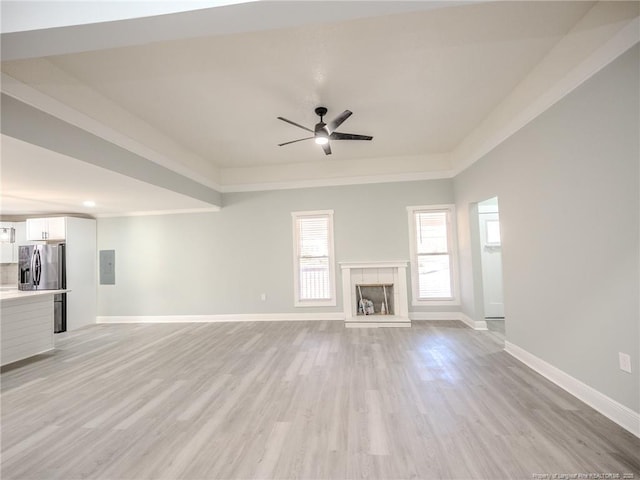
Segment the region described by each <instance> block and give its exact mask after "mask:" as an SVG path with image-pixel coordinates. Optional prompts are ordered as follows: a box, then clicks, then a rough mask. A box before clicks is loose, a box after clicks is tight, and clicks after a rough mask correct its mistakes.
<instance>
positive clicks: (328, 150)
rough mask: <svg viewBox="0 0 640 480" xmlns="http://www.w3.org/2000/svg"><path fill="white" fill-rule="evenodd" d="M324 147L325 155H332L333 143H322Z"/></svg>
mask: <svg viewBox="0 0 640 480" xmlns="http://www.w3.org/2000/svg"><path fill="white" fill-rule="evenodd" d="M322 149H323V150H324V154H325V155H331V145H330V144H329V143H325V144H324V145H322Z"/></svg>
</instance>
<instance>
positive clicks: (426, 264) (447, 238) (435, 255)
mask: <svg viewBox="0 0 640 480" xmlns="http://www.w3.org/2000/svg"><path fill="white" fill-rule="evenodd" d="M409 211H410V222H412V225H411V227H412V228H411V235H412V239H411V240H412V245H411V247H412V248H411V250H412V256H413V258H412V264H413V272H412V273H413V278H412V280H413V283H414V285H413V292H414V301H416V300H417V301H418V302H420V301H434V300H435V301H439V300H441V301H445V302H446V301H449V302H450V301H453V300H454V296H455V295H454V290H455V288H454V273H453V272H454V263H453V262H454V257H453V252H452V250H451V245H452V243H453V242H452V225H451V221H450V220H451V209H450V208H428V207H424V208H421V207H412V208H410V209H409Z"/></svg>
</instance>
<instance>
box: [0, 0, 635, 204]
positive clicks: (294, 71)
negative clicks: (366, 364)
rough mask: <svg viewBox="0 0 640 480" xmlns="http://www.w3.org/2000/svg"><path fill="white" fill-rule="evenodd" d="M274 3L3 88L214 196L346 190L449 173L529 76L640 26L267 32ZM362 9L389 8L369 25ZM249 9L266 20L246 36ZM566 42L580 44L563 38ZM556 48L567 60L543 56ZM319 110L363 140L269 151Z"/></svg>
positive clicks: (405, 25) (483, 11)
mask: <svg viewBox="0 0 640 480" xmlns="http://www.w3.org/2000/svg"><path fill="white" fill-rule="evenodd" d="M283 3H285V6H286V5H287V4H286V2H273V3H264V2H257V3H256V4H250V5H233V6H227V7H224V8H220V9H218V10H216V9H208V10H206V12H205V11H202V13H201V14H200V15H201V17H202V16H204V15H205V14H206V15H215V14H216V12H220V13H219V15H220V18H223V14H224V18H232V19H233V22H235V23H236V24H237V25H235V27H236V28H235V30H233V31H232V32H230V33H229V31H227V32H226V33H224V34H220V33H219V32H210V34H207V35H205V34H199V35H198V36H195V37H194V36H193V35H183V37H184V38H172V39H171V40H165V41H154V42H151V43H147V42H145V40H144V38H140V39H138V44H131V45H127V46H123V47H119V48H104V49H97V50H91V51H81V52H79V53H68V54H62V55H55V56H49V57H46V58H25V59H19V60H13V61H5V62H3V63H2V71H3V74H4V76H5V77H4V80H5V82H4V83H5V84H7V85H8V84H9V83H10V82H7V81H6V80H7V78H8V79H9V80H11V81H12V82H14V81H17V83H18V84H19V86H20V87H24V86H27V87H28V88H30V89H32V90H33V91H35V92H37V94H38V95H42V94H44V96H45V97H46V98H47V99H49V100H48V103H47V102H44V103H42V104H43V105H44V104H47V105H49V106H51V105H54V106H55V105H57V106H58V107H57V108H58V111H60V112H62V111H63V109H61V108H59V106H60V105H64V107H65V109H66V110H65V111H64V113H65V115H70V116H68V119H71V118H72V117H73V114H70V113H69V112H76V113H77V114H78V115H79V116H78V118H80V116H82V117H83V118H90V119H91V122H93V124H98V125H100V126H102V127H103V128H102V131H103V133H104V135H103V136H104V138H109V135H111V140H112V141H114V143H119V144H120V146H125V143H126V144H127V147H128V148H130V149H131V150H132V151H136V150H137V153H141V152H142V151H143V150H144V151H145V152H148V151H150V150H152V151H153V152H154V155H155V158H152V157H153V156H152V155H145V156H146V158H149V159H152V160H154V161H157V162H158V163H163V164H164V165H165V166H168V167H169V168H173V169H174V170H176V171H180V172H181V173H182V174H185V172H187V173H186V174H187V175H188V176H190V177H191V178H193V179H196V180H199V181H201V182H202V183H204V184H207V185H210V186H211V185H213V186H216V187H218V189H219V190H222V191H229V190H233V189H234V188H235V189H242V185H243V184H250V183H251V184H260V182H261V181H263V182H267V181H268V182H271V183H272V184H273V183H277V182H285V181H288V182H298V184H300V182H303V183H304V182H313V181H314V180H315V179H319V178H321V177H322V178H325V179H329V180H333V181H338V180H339V179H342V180H340V181H341V182H343V183H345V182H348V180H346V179H347V178H352V177H353V178H355V177H361V176H363V175H366V174H367V173H371V174H377V175H379V176H382V177H384V176H388V178H390V179H391V178H394V177H393V175H394V174H404V175H409V177H407V178H411V177H410V176H411V175H413V174H420V175H422V176H423V177H422V178H425V175H426V176H428V175H430V174H431V175H436V176H437V175H440V176H446V175H448V174H449V172H450V171H451V170H452V169H453V167H454V165H452V161H451V160H450V159H449V156H451V155H452V154H454V153H456V151H457V150H456V149H458V150H459V149H460V148H461V147H462V146H465V142H468V141H469V139H470V138H474V136H478V131H481V130H482V128H485V129H486V128H487V124H488V119H491V118H492V115H495V112H496V111H498V110H499V109H500V108H503V110H504V106H505V105H506V106H507V107H509V106H510V104H509V103H508V101H510V99H511V98H515V97H514V92H515V94H517V93H518V92H519V90H518V89H519V88H522V85H525V84H526V82H527V81H529V82H530V83H531V78H534V79H535V80H537V81H538V84H543V82H542V81H541V79H542V80H546V81H547V82H548V83H549V84H551V81H550V80H548V79H547V77H549V78H550V75H549V72H553V73H554V75H555V77H557V78H564V77H566V76H567V75H566V73H567V72H566V71H563V70H562V68H559V67H558V65H566V68H567V69H568V68H573V67H574V66H575V65H579V64H580V62H583V60H584V57H586V55H587V53H590V52H591V51H595V50H597V47H598V45H597V44H596V43H595V42H593V45H590V44H588V42H587V40H586V39H587V38H589V41H591V37H588V36H587V33H588V34H589V35H591V36H592V37H595V36H596V33H597V34H598V35H600V37H602V38H601V39H600V40H598V41H601V42H602V41H604V40H606V39H608V38H609V37H611V36H612V35H613V34H612V33H608V34H607V35H608V37H605V36H604V34H603V33H602V32H603V31H605V30H606V29H605V28H604V27H603V25H604V26H606V27H607V28H608V29H609V31H611V32H613V31H614V27H615V28H616V29H619V28H621V27H620V25H623V24H624V22H623V20H624V21H627V22H628V21H629V18H632V19H633V17H634V15H635V16H637V5H636V7H635V9H634V7H633V4H637V2H629V3H627V4H622V3H619V4H618V6H605V7H601V8H603V9H604V8H607V9H609V10H607V12H609V13H607V12H605V13H606V15H605V14H602V15H601V17H602V19H599V18H597V20H598V21H594V20H591V19H590V17H589V15H592V17H593V18H596V17H595V14H594V13H593V12H594V11H595V10H596V8H594V2H580V1H557V2H537V1H533V2H495V3H494V2H474V3H466V4H462V2H455V3H451V4H449V5H446V4H443V2H426V1H425V2H371V3H370V2H355V4H354V3H353V2H350V3H349V4H347V3H345V4H344V5H345V7H346V6H347V5H349V6H350V8H351V10H349V11H348V12H349V14H348V15H347V14H346V13H345V17H346V18H345V19H341V18H339V17H337V18H333V19H332V21H330V22H329V21H323V22H314V21H310V20H309V18H305V16H304V14H305V8H306V9H307V10H309V12H311V11H312V10H313V9H314V8H320V7H321V6H325V7H326V2H301V3H299V4H297V5H296V6H295V8H293V7H291V8H293V9H294V10H295V9H297V10H296V12H297V15H298V17H296V21H295V22H294V21H293V20H292V19H293V17H294V16H293V15H292V16H291V18H287V22H284V20H282V18H281V17H278V18H277V19H276V20H277V21H280V22H281V23H287V26H284V27H283V26H276V27H274V26H268V25H265V24H266V23H267V20H265V19H264V17H265V12H267V13H268V12H269V11H271V10H272V11H273V12H274V15H275V13H276V12H280V11H281V10H279V9H282V8H283V5H282V4H283ZM616 3H618V2H616ZM305 4H306V7H303V5H305ZM320 4H325V5H320ZM358 4H359V5H360V8H359V9H357V10H356V9H355V7H354V5H356V6H357V5H358ZM374 4H377V7H376V8H378V9H380V8H381V7H383V6H384V7H385V8H386V10H385V11H384V12H383V13H380V12H374V10H371V12H373V13H371V16H367V13H366V12H367V8H371V9H373V8H374V7H373V6H371V5H374ZM288 5H289V6H293V5H294V4H293V3H289V4H288ZM443 5H444V6H443ZM630 5H631V6H630ZM394 8H397V9H398V10H399V11H400V12H401V13H393V12H394V10H393V9H394ZM252 9H253V10H252ZM256 9H260V10H259V12H260V13H261V20H260V21H262V22H263V23H262V24H260V25H257V26H254V27H253V28H252V25H255V24H256V22H258V20H256V17H255V16H252V15H251V13H252V12H253V13H255V12H258V10H256ZM407 9H411V10H413V11H410V12H409V13H406V12H407ZM611 9H614V10H615V11H614V13H610V11H611ZM334 10H335V9H334ZM347 10H348V9H347V8H345V12H347ZM356 11H357V12H358V13H357V14H355V13H354V12H356ZM402 12H405V13H402ZM629 12H631V13H629ZM634 12H635V13H634ZM234 13H235V15H233V14H234ZM183 15H184V14H183ZM332 15H334V16H336V15H337V14H335V13H332ZM267 16H268V15H267ZM167 17H171V16H164V17H163V18H165V19H166V18H167ZM176 18H178V17H176ZM180 18H181V19H184V18H185V17H184V16H183V17H180ZM194 18H196V17H194ZM585 18H587V19H589V22H590V23H591V24H592V25H591V27H588V24H589V22H586V21H585ZM252 22H253V23H252ZM581 22H582V23H581ZM616 22H618V23H616ZM112 23H114V22H112ZM115 23H117V22H115ZM276 23H277V22H276ZM176 24H177V23H176ZM585 24H586V25H587V26H586V27H585ZM239 25H243V28H240V27H238V26H239ZM89 27H91V26H89ZM167 28H169V27H167ZM194 28H195V30H194V31H196V30H197V29H198V28H199V29H200V30H197V31H198V32H201V30H202V28H204V27H202V26H196V27H194ZM585 29H586V33H585ZM165 30H166V29H165ZM87 31H88V32H90V30H87ZM592 31H593V32H592ZM85 33H86V32H85ZM165 34H166V35H170V32H169V33H167V32H165ZM78 35H80V33H78ZM572 35H573V36H572ZM580 35H582V36H580ZM175 36H176V35H174V37H175ZM575 38H577V39H578V40H577V41H578V42H579V44H578V46H575V45H573V46H572V44H571V43H570V42H569V41H568V40H567V39H572V41H573V42H574V43H575V42H576V40H575ZM563 42H564V43H563ZM76 43H81V42H76ZM129 43H135V42H129ZM559 45H560V46H563V47H564V46H565V45H567V46H566V47H564V50H562V49H561V48H559ZM78 49H79V50H81V48H80V47H79V48H78ZM558 51H562V55H563V57H560V56H559V54H556V56H555V57H554V56H553V54H554V53H556V52H558ZM585 52H586V53H585ZM570 55H573V56H574V57H575V58H570ZM581 56H582V57H581ZM560 59H562V60H564V62H561V61H559V60H560ZM583 63H584V62H583ZM7 75H8V77H6V76H7ZM535 75H537V77H536V76H535ZM545 75H546V77H545ZM3 89H4V87H3ZM17 91H18V90H13V92H12V94H13V95H16V92H17ZM528 91H530V92H534V91H535V89H533V88H528ZM541 93H543V92H536V97H540V96H541V95H540V94H541ZM532 95H533V93H532ZM16 96H19V95H16ZM520 97H522V95H520ZM520 97H518V98H520ZM25 98H26V97H25ZM30 98H32V99H35V98H36V96H34V95H33V94H32V95H31V97H30ZM38 98H40V97H38ZM34 102H35V101H34ZM505 102H507V103H505ZM32 103H33V102H32ZM319 105H323V106H326V107H327V108H328V109H329V113H328V115H327V117H328V119H331V118H333V117H334V116H335V115H337V114H338V113H340V112H341V111H343V110H345V109H349V110H352V111H353V112H354V114H353V116H352V117H351V118H349V119H348V120H347V121H346V122H345V123H344V124H343V125H342V126H341V127H340V128H339V130H340V131H345V132H349V133H361V134H367V135H373V137H374V139H373V141H371V142H357V141H353V142H349V141H335V142H332V149H333V154H332V156H331V157H325V155H324V154H323V153H322V150H321V148H320V147H319V146H317V145H315V144H314V143H313V142H312V141H305V142H300V143H296V144H292V145H289V146H284V147H278V146H277V144H278V143H281V142H285V141H289V140H294V139H297V138H302V137H306V136H308V132H305V131H303V130H300V129H298V128H296V127H294V126H291V125H289V124H286V123H284V122H281V121H279V120H277V119H276V117H277V116H283V117H286V118H289V119H291V120H293V121H295V122H297V123H300V124H302V125H305V126H307V127H309V128H313V125H314V123H315V122H316V121H317V117H316V116H315V114H314V113H313V109H314V108H315V107H316V106H319ZM523 105H524V104H523ZM523 105H519V108H521V109H522V108H523ZM525 106H526V105H525ZM52 110H55V108H54V107H52ZM516 113H519V111H515V110H514V111H513V112H510V114H511V115H512V116H514V115H515V114H516ZM61 116H62V115H61ZM325 120H326V119H325ZM69 121H71V120H69ZM78 122H79V121H78ZM78 122H76V124H77V123H78ZM92 128H93V130H92V132H93V133H94V134H96V133H98V134H99V130H100V128H97V127H95V126H94V127H92ZM114 132H115V133H114ZM116 134H117V135H116ZM116 137H117V138H116ZM485 143H486V142H485ZM2 153H3V172H2V173H3V196H4V195H5V191H4V188H5V185H7V186H10V185H11V184H12V183H13V182H14V181H15V180H14V178H13V176H14V175H18V171H19V170H20V168H19V167H17V166H15V165H13V167H11V168H9V167H7V170H6V172H5V165H7V166H9V165H11V164H14V163H15V162H17V161H19V160H18V159H13V158H12V157H11V152H5V151H4V148H3V152H2ZM5 176H6V177H7V181H6V183H5V181H4V178H5ZM16 178H17V177H16ZM416 178H419V175H418V176H416ZM378 180H379V179H378ZM113 181H115V179H113ZM3 200H4V199H3ZM3 203H6V202H3ZM12 208H13V207H12ZM130 208H131V209H135V210H144V208H139V207H138V206H135V205H134V204H132V206H131V207H130ZM186 208H191V207H186Z"/></svg>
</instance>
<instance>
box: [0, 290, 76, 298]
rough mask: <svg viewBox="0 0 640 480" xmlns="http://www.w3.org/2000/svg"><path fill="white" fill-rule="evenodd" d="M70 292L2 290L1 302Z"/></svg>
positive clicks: (0, 292) (0, 294) (0, 291)
mask: <svg viewBox="0 0 640 480" xmlns="http://www.w3.org/2000/svg"><path fill="white" fill-rule="evenodd" d="M68 291H69V290H64V289H63V290H18V289H17V288H1V289H0V300H15V299H17V298H30V297H37V296H39V295H55V294H57V293H65V292H68Z"/></svg>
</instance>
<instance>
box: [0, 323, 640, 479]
mask: <svg viewBox="0 0 640 480" xmlns="http://www.w3.org/2000/svg"><path fill="white" fill-rule="evenodd" d="M499 333H500V332H498V334H496V333H495V332H492V331H489V332H476V331H473V330H471V329H468V328H466V327H465V326H464V325H463V324H461V323H459V322H448V321H445V322H414V324H413V327H412V328H410V329H405V328H398V329H393V328H390V329H345V328H344V326H343V324H342V323H341V322H247V323H218V324H156V325H151V324H145V325H95V326H91V327H88V328H84V329H82V330H78V331H76V332H71V333H69V334H66V335H65V336H63V337H58V338H57V349H56V351H55V352H53V353H49V354H45V355H42V356H39V357H36V358H34V359H32V360H30V361H23V362H19V363H17V364H14V365H12V366H9V367H8V368H4V369H3V372H2V375H1V397H0V400H1V402H2V412H1V415H2V416H1V422H2V437H1V439H2V444H1V451H0V455H1V458H0V459H1V465H0V474H1V478H2V479H4V480H6V479H16V480H17V479H20V480H22V479H34V480H36V479H47V480H50V479H60V480H70V479H80V478H88V479H111V480H114V479H131V480H134V479H135V480H138V479H165V480H174V479H257V478H261V479H269V478H305V479H352V478H374V479H400V478H414V479H436V478H437V479H442V478H451V479H469V478H486V479H513V478H527V479H530V478H532V476H533V475H534V474H547V473H548V474H554V473H556V474H567V475H570V474H619V475H620V477H621V478H622V477H623V475H624V474H634V475H635V478H638V477H640V440H639V439H638V438H636V437H634V436H633V435H632V434H630V433H629V432H626V431H625V430H623V429H622V428H620V427H619V426H617V425H615V424H614V423H613V422H611V421H610V420H608V419H607V418H605V417H604V416H602V415H600V414H599V413H597V412H596V411H594V410H593V409H591V408H590V407H588V406H586V405H585V404H583V403H582V402H580V401H578V400H577V399H575V398H574V397H572V396H571V395H569V394H568V393H567V392H565V391H563V390H561V389H560V388H558V387H557V386H555V385H553V384H552V383H550V382H549V381H547V380H546V379H545V378H543V377H542V376H540V375H538V374H536V373H535V372H533V371H531V370H530V369H529V368H527V367H526V366H524V365H523V364H521V363H520V362H518V361H517V360H515V359H514V358H512V357H511V356H510V355H508V354H507V353H505V352H504V351H503V339H502V337H501V335H500V334H499Z"/></svg>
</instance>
